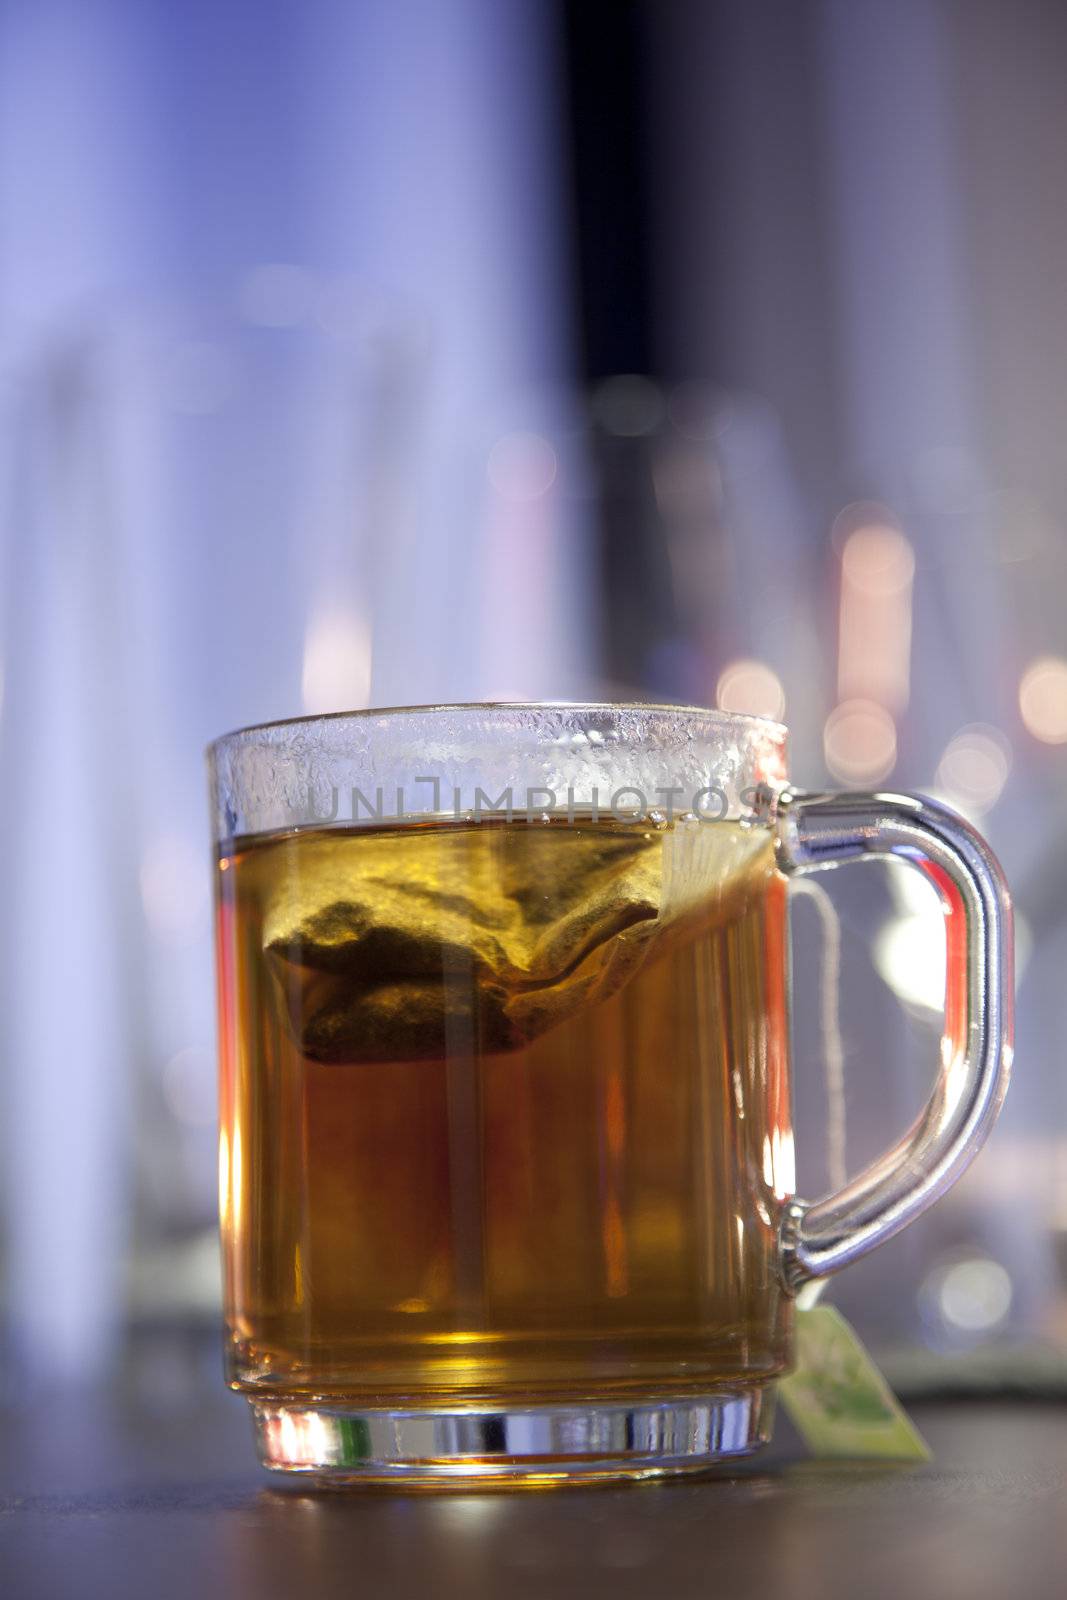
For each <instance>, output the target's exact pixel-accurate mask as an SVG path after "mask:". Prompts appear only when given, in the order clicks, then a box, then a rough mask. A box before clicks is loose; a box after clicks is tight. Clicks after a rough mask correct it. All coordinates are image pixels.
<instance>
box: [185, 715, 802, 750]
mask: <svg viewBox="0 0 1067 1600" xmlns="http://www.w3.org/2000/svg"><path fill="white" fill-rule="evenodd" d="M464 711H486V712H493V711H576V712H590V713H594V714H595V713H596V712H609V713H610V712H627V713H637V714H640V713H642V712H648V713H649V714H653V713H654V714H656V715H657V716H665V715H666V716H691V717H700V718H710V719H711V720H712V721H714V722H719V723H722V725H723V726H724V727H730V726H734V727H737V726H744V727H756V728H761V729H763V730H764V731H765V732H766V733H767V734H768V735H770V736H771V737H775V736H777V737H778V738H780V739H783V740H784V739H786V738H788V735H789V728H788V725H787V724H786V723H784V722H779V721H777V720H776V719H775V718H774V717H761V716H758V715H757V714H756V713H755V712H752V711H723V710H721V709H719V708H717V707H712V706H697V705H689V704H685V703H680V702H676V701H660V700H455V701H449V700H442V701H432V700H431V701H427V702H426V703H425V704H424V705H398V706H362V707H359V708H357V709H355V710H351V711H316V712H310V713H305V714H304V715H303V716H299V717H278V718H276V719H273V720H271V721H268V722H250V723H248V724H247V725H246V726H244V727H240V728H231V729H230V730H229V732H227V733H220V734H219V735H218V736H217V737H216V738H214V739H212V740H210V742H209V743H208V745H207V746H206V748H205V751H204V754H205V756H206V757H207V758H208V759H209V760H210V759H211V758H212V757H213V756H214V755H215V754H216V752H217V751H218V750H220V749H221V748H222V746H223V745H225V744H228V743H229V741H230V740H231V739H244V738H247V737H248V736H249V735H251V734H256V733H271V732H273V731H274V730H275V729H276V728H298V727H313V726H316V725H317V724H319V723H324V722H363V721H366V720H368V719H370V718H373V717H402V716H405V715H408V714H410V715H412V716H426V715H427V714H430V715H432V714H433V713H435V712H441V713H444V714H448V713H452V712H464Z"/></svg>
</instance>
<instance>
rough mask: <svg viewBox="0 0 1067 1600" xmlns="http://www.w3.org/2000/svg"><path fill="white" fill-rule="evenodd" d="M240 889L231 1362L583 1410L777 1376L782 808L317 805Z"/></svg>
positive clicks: (789, 1183) (238, 1378)
mask: <svg viewBox="0 0 1067 1600" xmlns="http://www.w3.org/2000/svg"><path fill="white" fill-rule="evenodd" d="M217 885H218V892H217V901H218V971H219V983H220V1018H221V1048H222V1078H221V1082H222V1090H221V1149H220V1186H221V1209H222V1223H223V1238H224V1249H225V1262H226V1315H227V1322H228V1329H229V1372H230V1376H231V1380H232V1382H233V1383H234V1385H235V1387H238V1388H240V1389H242V1390H244V1391H246V1392H248V1393H250V1394H252V1395H270V1396H275V1397H286V1396H291V1397H294V1398H296V1399H300V1398H302V1397H309V1396H317V1397H320V1398H325V1400H327V1401H328V1402H331V1403H335V1404H338V1405H342V1404H344V1405H348V1404H351V1405H352V1406H355V1407H359V1406H363V1407H371V1406H397V1405H409V1406H418V1405H420V1404H421V1405H426V1406H441V1405H449V1404H457V1405H464V1404H483V1403H490V1404H492V1403H496V1402H500V1403H501V1404H503V1403H511V1404H515V1403H518V1402H520V1401H527V1402H530V1403H535V1402H549V1403H557V1402H558V1403H561V1404H562V1403H568V1402H571V1401H575V1400H579V1399H582V1398H588V1397H591V1396H593V1397H596V1398H597V1399H598V1400H600V1399H603V1398H605V1397H611V1396H618V1397H620V1398H623V1397H626V1398H629V1397H634V1396H645V1395H647V1396H658V1395H662V1394H664V1393H669V1394H674V1395H689V1394H694V1395H697V1394H706V1393H709V1392H711V1391H712V1390H715V1389H722V1388H724V1387H725V1388H729V1387H730V1386H731V1384H736V1385H737V1386H752V1385H755V1384H760V1383H763V1382H765V1381H766V1380H767V1379H768V1378H770V1377H773V1376H774V1375H775V1374H776V1373H778V1372H779V1371H781V1370H782V1368H783V1367H784V1365H785V1362H786V1358H787V1347H788V1340H789V1333H790V1328H789V1322H788V1319H789V1317H790V1301H789V1299H788V1297H787V1296H785V1295H783V1294H782V1293H781V1292H780V1287H779V1281H778V1268H777V1245H776V1234H777V1227H778V1223H779V1220H780V1215H781V1210H782V1206H783V1202H784V1200H785V1199H786V1198H787V1197H788V1196H789V1195H791V1193H792V1188H793V1172H792V1134H791V1130H790V1119H789V1088H788V1062H787V1011H786V994H785V984H786V978H785V973H786V968H787V963H786V960H785V951H784V941H785V884H784V880H782V879H781V878H780V877H779V875H778V874H777V872H776V870H775V867H774V857H773V850H772V844H771V839H770V835H769V834H768V833H767V832H766V831H765V830H763V829H761V828H759V827H747V826H745V825H743V824H741V823H737V822H722V823H707V822H694V821H680V822H677V823H675V824H673V825H671V826H668V827H661V828H653V827H648V826H646V825H644V824H638V823H633V822H625V823H621V822H618V821H615V820H607V821H604V820H600V821H596V822H593V821H586V822H584V823H582V822H578V823H575V824H573V825H572V824H568V823H567V822H566V821H564V820H553V821H552V822H550V823H545V822H533V823H528V822H525V821H514V822H507V821H502V820H501V821H497V820H491V819H488V818H485V819H483V820H482V821H480V822H468V823H451V824H450V823H445V824H436V823H434V824H411V825H407V826H402V827H397V828H393V829H383V828H366V827H359V828H351V829H341V828H326V829H312V830H302V831H295V832H289V833H284V834H277V835H272V836H267V837H257V838H255V839H250V840H246V841H238V842H237V843H236V844H235V845H233V846H231V847H229V849H228V851H227V853H225V854H223V855H222V856H221V857H220V859H219V862H218V880H217Z"/></svg>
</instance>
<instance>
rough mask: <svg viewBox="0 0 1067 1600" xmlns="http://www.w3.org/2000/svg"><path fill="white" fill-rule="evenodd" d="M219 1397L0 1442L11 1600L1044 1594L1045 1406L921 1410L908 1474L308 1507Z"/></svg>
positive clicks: (1055, 1541)
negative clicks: (927, 1460) (920, 1435)
mask: <svg viewBox="0 0 1067 1600" xmlns="http://www.w3.org/2000/svg"><path fill="white" fill-rule="evenodd" d="M243 1409H244V1408H243V1405H242V1403H241V1402H239V1401H237V1400H235V1399H234V1398H233V1397H231V1396H226V1395H223V1394H220V1395H219V1396H218V1397H217V1398H211V1399H209V1400H208V1401H206V1402H205V1403H204V1404H203V1405H200V1406H194V1407H192V1408H190V1409H188V1410H186V1411H183V1412H181V1413H180V1414H178V1415H174V1414H170V1415H165V1416H156V1417H155V1418H146V1417H145V1416H144V1415H143V1414H137V1415H131V1414H129V1413H128V1412H123V1411H121V1410H119V1409H117V1408H115V1407H114V1406H109V1405H108V1404H107V1403H105V1402H103V1401H96V1402H92V1401H86V1400H82V1401H78V1402H73V1401H67V1402H65V1403H62V1404H61V1403H60V1402H59V1401H57V1400H55V1399H51V1400H42V1401H40V1402H38V1404H37V1405H36V1406H35V1407H29V1406H23V1407H22V1408H21V1409H20V1410H18V1411H15V1412H13V1413H11V1414H9V1415H7V1416H5V1417H4V1419H3V1426H2V1427H0V1513H2V1514H0V1593H2V1594H4V1595H5V1596H9V1597H11V1600H36V1597H38V1596H40V1597H42V1600H66V1597H67V1596H71V1597H74V1596H77V1597H79V1600H81V1597H85V1596H96V1595H100V1596H108V1597H111V1600H120V1597H122V1596H126V1595H130V1596H137V1597H138V1600H142V1597H143V1600H170V1597H179V1596H180V1597H184V1596H189V1597H192V1600H215V1597H219V1600H222V1597H225V1600H244V1597H246V1596H248V1597H255V1600H273V1597H274V1596H279V1597H282V1596H284V1597H286V1600H297V1597H304V1596H307V1597H308V1600H312V1597H314V1600H331V1597H333V1596H345V1597H363V1596H367V1597H374V1600H389V1597H393V1596H403V1597H406V1596H418V1595H426V1596H428V1597H433V1600H451V1597H453V1596H454V1597H456V1600H459V1597H461V1596H462V1597H463V1600H478V1597H481V1596H494V1597H496V1596H503V1597H505V1600H522V1597H525V1596H542V1595H543V1596H550V1597H552V1600H568V1597H570V1596H575V1597H577V1596H582V1597H583V1600H587V1597H589V1596H597V1595H605V1596H608V1595H610V1596H612V1597H617V1600H624V1597H629V1596H642V1597H646V1596H651V1597H654V1600H661V1597H662V1600H675V1597H684V1596H691V1595H692V1596H697V1595H699V1596H730V1597H732V1600H743V1597H747V1596H752V1597H754V1600H755V1597H758V1600H787V1597H792V1596H802V1597H807V1596H811V1597H813V1600H814V1597H816V1596H818V1597H819V1600H836V1597H838V1596H840V1597H842V1600H881V1597H883V1596H884V1597H886V1600H889V1597H892V1600H923V1597H925V1596H931V1597H934V1596H936V1597H938V1600H943V1597H948V1600H956V1597H960V1600H963V1597H968V1600H971V1597H973V1600H979V1597H985V1596H995V1597H997V1600H1001V1597H1003V1600H1015V1597H1020V1600H1032V1597H1034V1596H1041V1595H1052V1596H1059V1595H1061V1594H1064V1593H1067V1407H1062V1406H1059V1405H1041V1404H1037V1403H1027V1404H1019V1403H1007V1402H1004V1403H964V1402H960V1403H957V1404H953V1405H938V1406H932V1405H926V1406H923V1407H918V1408H916V1409H915V1411H914V1415H915V1416H916V1419H917V1420H918V1422H919V1424H920V1426H921V1427H922V1428H923V1430H924V1432H925V1433H926V1435H927V1437H928V1439H929V1440H930V1443H931V1444H932V1445H933V1447H934V1450H935V1455H936V1460H935V1462H934V1463H933V1464H932V1465H930V1466H918V1467H876V1466H863V1465H854V1464H852V1465H840V1466H831V1465H826V1464H817V1463H814V1462H810V1461H806V1460H804V1459H803V1458H802V1455H801V1452H800V1449H799V1447H798V1446H797V1445H796V1442H795V1441H794V1440H791V1439H790V1438H789V1437H788V1436H783V1437H782V1438H780V1439H779V1442H778V1443H777V1444H776V1445H775V1446H774V1447H773V1452H772V1454H771V1455H770V1456H767V1457H764V1458H763V1459H760V1460H756V1461H753V1462H750V1463H746V1464H745V1465H744V1466H743V1467H742V1468H740V1469H738V1470H735V1471H733V1472H730V1473H728V1474H724V1475H722V1476H719V1477H717V1478H714V1479H710V1480H709V1479H705V1480H703V1481H699V1482H688V1483H674V1484H657V1485H639V1486H635V1487H628V1488H625V1489H606V1488H605V1489H579V1490H569V1491H554V1492H547V1493H536V1494H531V1493H526V1494H511V1495H508V1494H488V1495H441V1496H429V1495H404V1494H395V1495H394V1494H388V1493H383V1492H373V1491H371V1492H368V1491H363V1492H356V1493H345V1494H340V1493H329V1494H313V1493H308V1492H307V1490H306V1489H303V1488H301V1487H300V1485H299V1484H289V1483H284V1484H282V1485H280V1486H276V1485H275V1483H274V1481H273V1480H270V1479H268V1478H267V1477H266V1475H265V1474H262V1473H261V1472H259V1470H258V1469H257V1468H256V1466H255V1464H254V1461H253V1458H252V1453H251V1442H250V1435H249V1429H248V1424H247V1421H246V1418H245V1416H244V1415H243Z"/></svg>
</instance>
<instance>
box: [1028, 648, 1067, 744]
mask: <svg viewBox="0 0 1067 1600" xmlns="http://www.w3.org/2000/svg"><path fill="white" fill-rule="evenodd" d="M1019 711H1020V714H1021V716H1022V719H1023V723H1024V725H1025V727H1026V730H1027V732H1028V733H1032V734H1033V736H1034V738H1035V739H1040V740H1041V743H1042V744H1067V661H1064V660H1063V658H1062V657H1061V656H1039V657H1038V658H1037V660H1036V661H1034V662H1032V663H1031V664H1030V666H1028V667H1027V669H1026V671H1025V672H1024V673H1023V675H1022V681H1021V682H1020V684H1019Z"/></svg>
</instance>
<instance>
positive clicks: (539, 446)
mask: <svg viewBox="0 0 1067 1600" xmlns="http://www.w3.org/2000/svg"><path fill="white" fill-rule="evenodd" d="M486 471H487V472H488V474H489V482H490V483H491V484H492V486H493V488H494V489H495V490H496V492H497V494H499V495H500V496H501V497H502V498H503V499H504V500H513V501H530V500H540V498H541V496H542V495H544V494H547V493H548V491H549V489H551V487H552V485H553V484H554V483H555V481H556V474H557V473H558V471H559V461H558V458H557V456H556V452H555V450H554V449H553V448H552V445H551V444H550V443H549V441H548V440H547V439H545V438H543V437H542V435H541V434H539V433H524V432H520V433H506V434H504V436H503V437H502V438H500V439H498V440H497V442H496V444H495V445H494V446H493V448H492V449H491V450H490V452H489V460H488V462H487V463H486Z"/></svg>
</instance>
